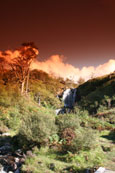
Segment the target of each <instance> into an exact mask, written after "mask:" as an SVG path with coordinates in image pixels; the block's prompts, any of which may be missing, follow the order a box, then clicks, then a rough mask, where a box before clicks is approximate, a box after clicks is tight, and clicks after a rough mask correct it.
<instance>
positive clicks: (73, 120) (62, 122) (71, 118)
mask: <svg viewBox="0 0 115 173" xmlns="http://www.w3.org/2000/svg"><path fill="white" fill-rule="evenodd" d="M56 125H57V126H58V128H59V133H60V134H61V133H62V131H63V130H64V129H66V128H71V129H73V130H74V129H77V128H79V118H78V116H77V115H75V114H63V115H59V116H58V117H57V118H56Z"/></svg>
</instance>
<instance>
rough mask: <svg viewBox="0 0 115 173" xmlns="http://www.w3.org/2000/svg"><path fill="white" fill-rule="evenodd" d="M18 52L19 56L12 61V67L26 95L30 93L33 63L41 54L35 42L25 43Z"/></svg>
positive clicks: (22, 92) (22, 91)
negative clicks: (29, 84) (29, 86)
mask: <svg viewBox="0 0 115 173" xmlns="http://www.w3.org/2000/svg"><path fill="white" fill-rule="evenodd" d="M18 52H19V55H18V56H17V57H16V58H14V59H13V60H12V61H11V63H10V66H11V68H12V70H13V72H14V74H15V77H16V79H17V80H18V81H19V83H20V84H21V94H24V93H27V92H28V83H29V72H30V66H31V63H32V62H33V60H34V59H36V57H37V55H38V53H39V52H38V49H37V47H36V46H35V45H34V43H33V42H30V43H23V44H22V46H21V47H20V48H19V49H18Z"/></svg>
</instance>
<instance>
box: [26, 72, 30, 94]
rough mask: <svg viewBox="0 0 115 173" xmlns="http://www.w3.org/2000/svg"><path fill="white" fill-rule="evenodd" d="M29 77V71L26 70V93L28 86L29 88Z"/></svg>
mask: <svg viewBox="0 0 115 173" xmlns="http://www.w3.org/2000/svg"><path fill="white" fill-rule="evenodd" d="M29 77H30V71H28V75H27V80H26V93H28V88H29Z"/></svg>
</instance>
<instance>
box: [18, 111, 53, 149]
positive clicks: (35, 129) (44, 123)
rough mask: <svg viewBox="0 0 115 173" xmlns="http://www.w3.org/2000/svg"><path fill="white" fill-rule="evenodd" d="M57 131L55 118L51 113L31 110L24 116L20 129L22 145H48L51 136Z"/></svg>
mask: <svg viewBox="0 0 115 173" xmlns="http://www.w3.org/2000/svg"><path fill="white" fill-rule="evenodd" d="M55 133H56V125H55V119H54V117H52V116H51V115H47V114H43V113H41V112H31V113H29V114H28V115H26V116H24V117H23V122H22V124H21V127H20V130H19V139H20V140H21V143H20V144H21V145H22V146H24V145H25V146H27V145H29V144H30V145H36V144H39V145H46V144H48V143H49V137H50V136H51V135H53V134H55Z"/></svg>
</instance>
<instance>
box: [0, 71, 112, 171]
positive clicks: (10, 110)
mask: <svg viewBox="0 0 115 173" xmlns="http://www.w3.org/2000/svg"><path fill="white" fill-rule="evenodd" d="M66 87H77V85H76V84H74V83H73V82H72V81H70V80H66V81H64V80H63V79H62V78H54V77H51V76H49V75H48V74H47V73H45V72H42V71H37V70H34V71H32V72H31V73H30V80H29V87H28V93H25V94H23V95H22V94H21V92H20V83H19V82H18V81H17V80H16V78H15V75H13V72H12V71H6V72H5V73H4V74H3V75H1V79H0V133H1V134H2V133H4V132H10V134H11V142H12V146H13V148H12V150H13V151H14V150H17V149H21V150H22V151H23V152H24V153H25V154H26V153H27V151H28V150H29V151H31V154H30V155H27V157H26V159H25V161H24V164H23V166H22V167H21V172H26V173H30V172H31V173H55V172H56V173H70V172H71V173H77V172H85V171H86V169H90V170H94V169H97V168H98V167H99V166H105V167H106V168H110V169H112V170H115V167H114V158H115V155H114V151H115V148H114V142H115V74H114V73H113V74H110V75H107V76H103V77H100V78H95V79H92V80H89V81H87V82H86V83H84V84H82V85H80V86H78V92H79V94H80V96H81V100H80V101H79V102H77V104H76V106H75V110H74V112H72V113H70V114H63V115H58V116H56V115H55V109H56V108H60V107H62V106H63V103H61V101H60V100H59V99H58V98H57V97H56V95H57V94H59V93H61V92H62V90H63V89H64V88H66ZM2 145H3V144H2V143H0V146H2Z"/></svg>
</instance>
